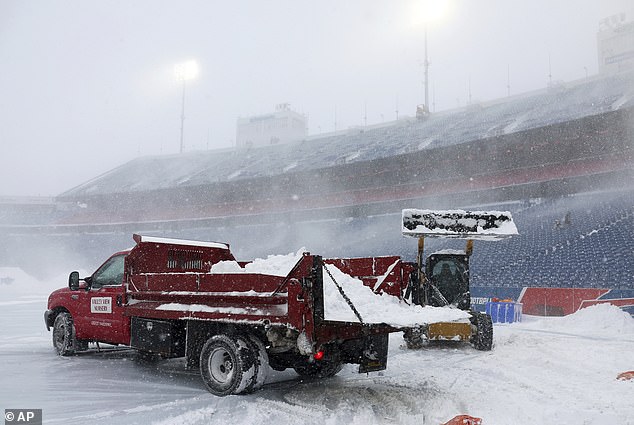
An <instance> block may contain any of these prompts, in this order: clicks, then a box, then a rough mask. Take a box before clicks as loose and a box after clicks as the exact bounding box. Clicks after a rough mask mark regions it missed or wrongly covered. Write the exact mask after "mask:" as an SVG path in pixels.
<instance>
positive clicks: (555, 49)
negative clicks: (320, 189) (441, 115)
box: [0, 0, 634, 196]
mask: <svg viewBox="0 0 634 425" xmlns="http://www.w3.org/2000/svg"><path fill="white" fill-rule="evenodd" d="M420 3H421V1H418V0H416V1H414V0H399V1H374V0H372V1H371V0H351V1H345V2H342V1H335V0H327V1H320V2H308V1H291V0H283V1H272V2H260V1H231V2H228V1H192V0H184V1H178V2H176V1H173V2H165V1H148V0H144V1H134V2H129V1H112V0H106V1H99V2H95V1H92V2H86V1H78V0H69V1H60V0H50V1H44V0H39V1H38V0H33V1H21V0H2V1H0V63H2V69H1V71H0V182H1V183H0V196H6V195H10V196H13V195H56V194H59V193H61V192H63V191H65V190H67V189H70V188H71V187H73V186H75V185H77V184H80V183H82V182H84V181H86V180H88V179H90V178H92V177H95V176H97V175H99V174H101V173H103V172H105V171H107V170H109V169H112V168H114V167H116V166H118V165H120V164H122V163H124V162H127V161H129V160H130V159H133V158H135V157H137V156H140V155H149V154H168V153H177V152H178V151H179V147H180V141H179V140H180V139H179V137H180V115H181V86H180V84H179V83H178V82H177V81H176V80H175V78H174V73H173V70H174V65H175V64H177V63H181V62H183V61H186V60H196V61H197V63H198V65H199V69H200V72H199V75H198V77H197V78H196V79H195V80H192V81H191V82H188V83H187V84H188V85H187V91H186V101H185V116H186V119H185V142H184V148H185V151H192V150H203V149H215V148H224V147H231V146H233V144H234V143H235V130H236V129H235V125H236V119H237V118H238V117H241V116H242V117H244V116H250V115H254V114H261V113H267V112H270V111H272V110H273V109H274V107H275V105H276V104H279V103H283V102H288V103H290V104H291V107H292V108H293V109H295V110H297V111H299V112H301V113H303V114H306V115H307V116H308V125H309V128H308V133H309V134H318V133H320V132H328V131H333V130H334V129H335V126H336V128H337V129H345V128H348V127H351V126H358V125H364V124H366V123H367V124H374V123H380V122H382V121H391V120H394V119H395V118H396V116H397V114H398V115H399V116H401V117H402V116H405V115H410V116H411V115H413V114H414V112H415V108H416V105H417V104H421V103H423V90H422V81H423V66H422V65H423V61H424V28H425V27H427V36H428V49H429V59H430V62H431V66H430V101H431V103H432V105H430V107H431V108H432V109H433V110H437V111H440V110H446V109H451V108H454V107H456V106H461V105H462V106H464V105H465V104H466V103H468V102H470V101H478V100H482V101H484V100H489V99H494V98H500V97H504V96H506V95H507V93H508V89H509V87H507V85H509V86H510V92H511V94H517V93H522V92H526V91H530V90H534V89H539V88H543V87H545V86H546V84H547V83H548V81H549V79H552V80H555V81H556V80H564V81H571V80H575V79H581V78H585V77H586V75H590V76H591V75H593V74H595V73H596V72H597V52H596V32H597V29H598V26H599V21H600V20H601V19H603V18H605V17H607V16H610V15H614V14H618V13H622V12H625V13H627V14H628V17H629V18H630V19H631V18H632V17H634V13H633V12H634V7H633V6H632V3H631V1H629V0H580V1H555V2H552V1H547V0H535V1H531V2H509V1H506V0H479V1H474V0H453V1H448V2H447V5H446V7H445V10H444V13H442V14H441V16H434V19H426V18H425V16H423V15H425V14H424V13H421V10H420V9H421V8H420ZM433 3H434V4H439V3H441V2H440V1H434V2H433ZM443 3H444V2H443ZM434 15H436V14H435V13H434ZM426 16H427V17H430V14H429V13H428V14H426ZM426 20H428V21H429V22H427V24H425V21H426Z"/></svg>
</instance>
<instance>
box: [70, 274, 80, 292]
mask: <svg viewBox="0 0 634 425" xmlns="http://www.w3.org/2000/svg"><path fill="white" fill-rule="evenodd" d="M68 287H69V288H70V290H71V291H77V290H78V289H79V272H72V273H71V274H70V276H68Z"/></svg>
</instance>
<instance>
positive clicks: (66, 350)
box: [53, 312, 87, 356]
mask: <svg viewBox="0 0 634 425" xmlns="http://www.w3.org/2000/svg"><path fill="white" fill-rule="evenodd" d="M53 347H55V351H56V352H57V354H59V355H60V356H71V355H73V354H75V353H76V352H77V351H81V350H83V349H86V348H87V344H86V343H85V342H84V341H77V339H75V324H74V323H73V317H72V316H71V315H70V313H66V312H63V313H59V314H58V315H57V317H56V318H55V322H54V323H53Z"/></svg>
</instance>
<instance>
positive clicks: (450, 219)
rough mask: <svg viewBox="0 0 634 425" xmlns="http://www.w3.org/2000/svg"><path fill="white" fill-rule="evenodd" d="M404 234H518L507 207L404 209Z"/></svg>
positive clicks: (491, 236) (473, 237)
mask: <svg viewBox="0 0 634 425" xmlns="http://www.w3.org/2000/svg"><path fill="white" fill-rule="evenodd" d="M402 232H403V235H404V236H412V237H416V238H420V237H425V236H427V237H432V238H433V237H436V238H459V239H471V240H497V239H504V238H508V237H511V236H513V235H517V227H515V223H514V222H513V217H512V216H511V213H510V212H507V211H464V210H448V211H436V210H433V211H432V210H419V209H404V210H403V227H402Z"/></svg>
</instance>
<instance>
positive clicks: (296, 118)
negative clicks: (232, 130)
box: [236, 103, 307, 148]
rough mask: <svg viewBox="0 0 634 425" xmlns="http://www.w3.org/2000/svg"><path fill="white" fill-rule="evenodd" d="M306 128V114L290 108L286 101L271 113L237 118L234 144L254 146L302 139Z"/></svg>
mask: <svg viewBox="0 0 634 425" xmlns="http://www.w3.org/2000/svg"><path fill="white" fill-rule="evenodd" d="M306 128H307V120H306V116H304V115H302V114H300V113H297V112H295V111H293V110H291V108H290V105H289V104H288V103H281V104H279V105H277V106H276V108H275V112H273V113H270V114H264V115H257V116H253V117H247V118H238V124H237V134H236V146H237V147H239V148H241V147H255V146H266V145H275V144H279V143H288V142H294V141H297V140H302V139H304V138H305V137H306Z"/></svg>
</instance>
